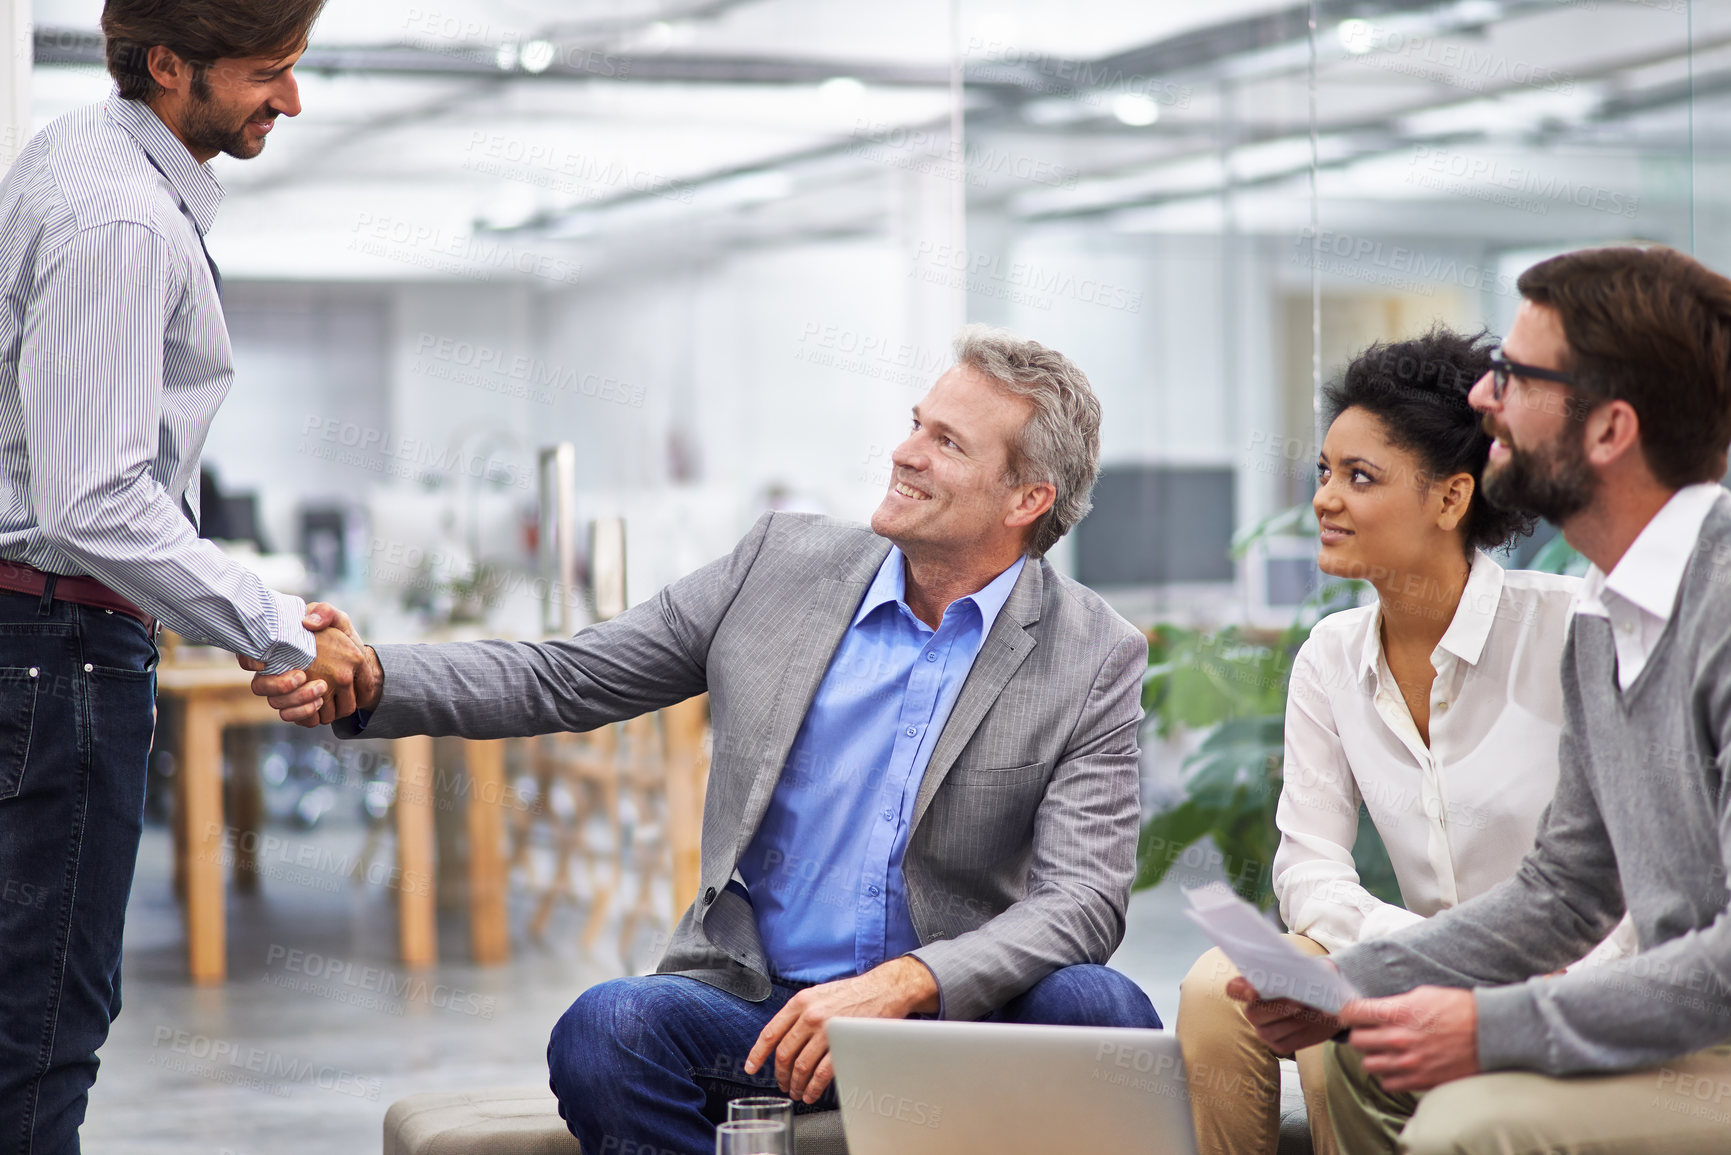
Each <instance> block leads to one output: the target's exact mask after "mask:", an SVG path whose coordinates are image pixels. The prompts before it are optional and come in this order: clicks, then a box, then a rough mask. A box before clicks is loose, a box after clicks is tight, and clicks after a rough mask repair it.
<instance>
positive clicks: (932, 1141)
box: [829, 1019, 1196, 1155]
mask: <svg viewBox="0 0 1731 1155" xmlns="http://www.w3.org/2000/svg"><path fill="white" fill-rule="evenodd" d="M829 1045H830V1055H831V1057H832V1058H833V1059H834V1061H835V1083H836V1094H837V1096H838V1097H839V1098H840V1099H841V1113H842V1115H841V1117H842V1127H843V1128H844V1129H845V1130H846V1132H847V1145H848V1151H849V1153H850V1155H958V1153H969V1155H971V1153H973V1152H990V1153H991V1155H1023V1153H1026V1155H1069V1153H1071V1152H1076V1151H1110V1152H1113V1153H1114V1155H1118V1153H1120V1152H1121V1153H1124V1155H1130V1153H1132V1152H1135V1153H1146V1155H1195V1152H1196V1133H1195V1130H1194V1128H1193V1127H1192V1124H1191V1120H1190V1092H1189V1088H1188V1085H1187V1084H1186V1082H1185V1075H1184V1059H1183V1057H1182V1055H1181V1054H1180V1053H1179V1050H1178V1037H1177V1036H1176V1035H1174V1034H1173V1033H1172V1032H1171V1031H1143V1030H1128V1029H1117V1028H1111V1027H1044V1026H1021V1025H1017V1024H1010V1023H955V1022H941V1021H937V1020H933V1019H835V1020H832V1021H831V1022H830V1024H829Z"/></svg>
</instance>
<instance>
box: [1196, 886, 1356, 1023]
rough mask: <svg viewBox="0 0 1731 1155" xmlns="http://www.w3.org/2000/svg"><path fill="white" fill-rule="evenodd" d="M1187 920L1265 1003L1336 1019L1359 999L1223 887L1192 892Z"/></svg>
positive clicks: (1331, 970)
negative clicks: (1284, 1002)
mask: <svg viewBox="0 0 1731 1155" xmlns="http://www.w3.org/2000/svg"><path fill="white" fill-rule="evenodd" d="M1184 893H1185V896H1186V897H1188V898H1189V899H1190V906H1191V909H1190V910H1187V911H1185V912H1184V915H1185V917H1186V918H1188V919H1189V920H1190V921H1191V922H1193V923H1195V924H1196V925H1197V926H1199V927H1201V928H1202V933H1203V934H1205V935H1207V936H1208V937H1209V939H1210V940H1212V941H1213V943H1214V945H1215V946H1217V947H1219V948H1220V949H1221V950H1222V951H1224V952H1225V954H1226V957H1227V958H1229V959H1231V960H1232V965H1233V966H1236V967H1237V968H1238V973H1239V974H1241V975H1243V976H1244V977H1245V978H1247V979H1249V980H1250V985H1251V986H1253V987H1255V988H1256V993H1257V994H1259V995H1261V996H1262V997H1263V998H1265V999H1292V1000H1293V1001H1294V1002H1300V1003H1303V1004H1305V1005H1306V1006H1311V1007H1315V1008H1316V1009H1318V1010H1320V1011H1326V1012H1327V1013H1328V1014H1331V1015H1332V1014H1335V1013H1336V1012H1338V1011H1339V1010H1340V1008H1341V1007H1342V1006H1343V1005H1344V1004H1345V1003H1346V1002H1347V1001H1349V1000H1351V999H1356V998H1358V997H1359V994H1358V991H1357V990H1355V989H1353V985H1352V984H1351V983H1349V982H1347V981H1346V979H1345V978H1343V977H1341V974H1340V972H1339V971H1336V970H1335V969H1334V968H1333V967H1331V966H1329V965H1328V964H1327V963H1326V962H1324V961H1323V960H1322V959H1320V958H1316V957H1313V956H1311V955H1307V954H1305V953H1303V952H1302V951H1300V950H1299V949H1298V948H1297V947H1295V946H1293V945H1292V944H1291V943H1289V942H1287V941H1286V939H1285V937H1284V936H1282V935H1281V933H1280V932H1279V931H1277V930H1275V929H1274V928H1273V927H1272V926H1270V925H1269V924H1268V920H1267V919H1265V918H1263V917H1262V913H1261V912H1260V911H1258V910H1257V909H1256V908H1255V907H1254V906H1252V905H1250V904H1249V903H1248V902H1245V901H1244V900H1243V899H1242V898H1239V897H1238V896H1237V895H1236V894H1233V893H1232V891H1231V889H1230V888H1229V887H1227V886H1226V884H1225V883H1220V882H1211V883H1209V884H1208V885H1207V886H1198V887H1195V888H1193V889H1188V890H1186V891H1185V892H1184Z"/></svg>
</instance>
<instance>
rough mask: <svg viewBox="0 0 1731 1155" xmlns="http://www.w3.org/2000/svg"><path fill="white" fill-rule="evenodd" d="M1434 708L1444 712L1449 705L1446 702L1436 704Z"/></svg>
mask: <svg viewBox="0 0 1731 1155" xmlns="http://www.w3.org/2000/svg"><path fill="white" fill-rule="evenodd" d="M1436 708H1437V709H1439V710H1446V709H1448V708H1449V704H1448V703H1447V702H1438V703H1437V704H1436Z"/></svg>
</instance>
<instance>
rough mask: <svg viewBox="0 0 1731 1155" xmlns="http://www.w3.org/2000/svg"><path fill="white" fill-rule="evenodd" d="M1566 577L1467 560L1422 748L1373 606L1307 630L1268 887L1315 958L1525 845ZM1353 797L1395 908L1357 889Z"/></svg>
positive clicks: (1490, 874)
mask: <svg viewBox="0 0 1731 1155" xmlns="http://www.w3.org/2000/svg"><path fill="white" fill-rule="evenodd" d="M1580 586H1581V583H1580V581H1579V579H1576V578H1571V577H1562V576H1558V575H1554V574H1541V573H1533V572H1530V571H1526V570H1513V571H1505V570H1504V569H1503V568H1502V567H1501V566H1499V565H1498V564H1497V563H1496V562H1495V561H1494V560H1492V559H1491V557H1490V556H1489V555H1488V554H1485V553H1483V552H1480V553H1478V554H1477V555H1476V556H1475V557H1474V558H1473V562H1472V570H1471V573H1470V575H1469V576H1468V579H1467V584H1466V588H1465V590H1464V591H1463V593H1462V595H1461V600H1460V604H1459V606H1458V607H1457V608H1456V610H1455V613H1454V617H1453V618H1452V619H1450V622H1449V626H1448V629H1447V631H1446V632H1445V633H1444V634H1443V637H1442V641H1441V642H1440V643H1439V644H1438V645H1437V647H1436V650H1435V651H1434V652H1433V653H1432V655H1431V665H1432V666H1433V667H1434V668H1435V670H1436V680H1435V682H1434V683H1433V684H1432V686H1431V693H1430V744H1429V745H1428V746H1427V745H1426V744H1425V742H1424V739H1423V738H1422V737H1421V736H1420V734H1419V731H1418V727H1417V725H1416V724H1415V723H1414V722H1413V719H1412V714H1411V712H1410V711H1409V710H1408V709H1407V706H1406V701H1405V699H1404V698H1402V696H1401V692H1400V688H1399V686H1397V685H1396V684H1395V682H1394V678H1393V676H1392V675H1391V674H1390V672H1389V667H1388V661H1387V659H1386V658H1385V656H1384V654H1383V648H1382V639H1381V610H1380V607H1378V606H1375V605H1371V606H1361V607H1359V608H1356V609H1351V610H1345V611H1342V612H1340V613H1336V614H1332V615H1330V616H1329V617H1327V618H1324V619H1323V620H1322V621H1321V622H1319V623H1317V626H1316V628H1315V629H1314V630H1313V631H1312V632H1311V635H1310V638H1309V640H1308V641H1306V642H1305V644H1304V646H1303V647H1302V648H1301V649H1300V650H1299V652H1298V657H1297V659H1296V660H1295V662H1294V664H1293V669H1292V681H1291V690H1290V693H1289V694H1288V697H1287V706H1286V763H1285V785H1284V787H1283V788H1282V790H1281V795H1280V804H1279V808H1278V811H1277V815H1276V822H1277V824H1278V825H1279V827H1280V832H1281V838H1280V849H1279V851H1278V852H1277V853H1276V854H1275V857H1274V890H1275V894H1276V896H1277V897H1278V898H1279V900H1280V914H1281V917H1282V918H1283V919H1284V920H1285V922H1286V925H1287V926H1288V927H1290V928H1291V929H1292V930H1293V931H1295V932H1297V933H1300V934H1305V935H1308V936H1310V937H1311V938H1313V939H1315V940H1316V941H1317V942H1319V943H1321V944H1322V945H1323V946H1324V947H1326V948H1327V949H1328V950H1330V951H1337V950H1340V949H1342V948H1344V947H1347V946H1350V945H1351V944H1353V943H1355V942H1359V941H1360V940H1363V939H1369V938H1378V937H1381V936H1383V935H1386V934H1389V933H1391V932H1393V931H1395V930H1399V929H1400V928H1402V927H1405V926H1409V925H1411V924H1413V923H1416V922H1419V921H1421V920H1422V919H1424V918H1427V917H1429V916H1430V915H1433V914H1435V913H1437V912H1438V911H1440V910H1443V909H1445V908H1447V907H1450V906H1454V905H1455V904H1457V903H1459V902H1462V901H1465V900H1466V899H1468V898H1471V897H1473V896H1474V895H1476V894H1480V893H1482V892H1483V891H1486V890H1488V889H1490V888H1491V887H1492V886H1495V885H1496V884H1497V883H1499V882H1501V881H1503V880H1504V879H1506V878H1508V877H1509V876H1510V875H1512V874H1513V873H1514V872H1515V867H1516V865H1517V864H1518V863H1519V862H1520V860H1521V857H1522V856H1523V855H1525V854H1526V852H1527V851H1528V850H1530V849H1531V848H1532V845H1533V837H1534V834H1535V833H1536V831H1537V829H1538V821H1539V814H1540V812H1541V811H1542V810H1544V808H1545V806H1546V804H1547V803H1549V802H1550V800H1551V795H1552V794H1553V793H1554V792H1555V790H1556V785H1557V740H1558V735H1559V733H1560V731H1561V729H1562V718H1563V696H1562V677H1561V662H1562V652H1563V643H1564V640H1565V639H1566V637H1567V635H1568V628H1569V621H1570V616H1571V613H1572V610H1573V603H1574V600H1575V596H1576V594H1577V592H1578V590H1579V589H1580ZM1361 801H1362V802H1363V803H1364V805H1365V806H1366V808H1367V809H1368V810H1369V812H1370V817H1371V819H1372V821H1373V822H1374V823H1375V824H1376V828H1377V830H1378V832H1379V833H1380V834H1381V835H1382V840H1383V843H1384V845H1386V846H1387V848H1388V855H1389V860H1390V861H1391V863H1392V864H1393V866H1394V872H1395V876H1396V878H1397V879H1398V880H1399V882H1400V890H1401V896H1402V897H1403V898H1404V899H1405V902H1406V907H1405V908H1404V909H1403V908H1402V907H1399V906H1394V905H1391V904H1389V903H1385V902H1382V901H1381V900H1379V899H1377V898H1375V897H1374V896H1372V895H1371V894H1370V892H1369V891H1367V890H1365V889H1364V888H1363V887H1362V886H1360V885H1359V879H1358V872H1357V871H1356V870H1355V869H1354V867H1353V861H1352V845H1353V842H1354V841H1355V839H1356V836H1357V831H1358V808H1359V803H1360V802H1361Z"/></svg>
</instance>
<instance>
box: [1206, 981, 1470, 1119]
mask: <svg viewBox="0 0 1731 1155" xmlns="http://www.w3.org/2000/svg"><path fill="white" fill-rule="evenodd" d="M1226 993H1227V994H1228V995H1229V996H1231V997H1232V998H1234V999H1237V1000H1238V1001H1239V1002H1241V1003H1244V1004H1245V1007H1244V1017H1245V1018H1247V1019H1249V1020H1250V1025H1251V1026H1253V1027H1255V1028H1256V1033H1257V1035H1259V1036H1260V1037H1261V1039H1262V1041H1263V1042H1264V1043H1266V1044H1268V1046H1269V1048H1270V1049H1271V1050H1273V1051H1275V1052H1276V1053H1278V1054H1282V1055H1290V1054H1292V1053H1293V1052H1294V1051H1299V1050H1302V1049H1303V1048H1305V1047H1309V1046H1314V1045H1315V1044H1317V1043H1320V1042H1323V1041H1324V1040H1326V1039H1331V1038H1333V1037H1334V1036H1335V1035H1337V1034H1339V1033H1340V1032H1341V1031H1342V1030H1343V1029H1347V1030H1350V1031H1351V1032H1352V1034H1351V1035H1350V1036H1349V1037H1348V1039H1347V1042H1348V1043H1350V1044H1351V1046H1352V1047H1353V1048H1354V1049H1356V1050H1358V1051H1359V1052H1360V1053H1362V1054H1363V1055H1364V1069H1365V1070H1366V1071H1367V1072H1369V1073H1370V1074H1372V1075H1374V1076H1376V1078H1377V1081H1378V1082H1380V1083H1381V1084H1382V1086H1383V1089H1384V1090H1388V1091H1428V1090H1430V1089H1431V1088H1432V1087H1437V1086H1441V1085H1442V1084H1443V1083H1447V1082H1450V1081H1452V1080H1454V1079H1464V1078H1466V1077H1467V1076H1468V1075H1476V1074H1478V1073H1479V1042H1478V1005H1477V1003H1475V1002H1474V1001H1473V993H1472V992H1471V991H1466V990H1459V989H1457V988H1455V987H1415V988H1413V989H1412V990H1410V991H1408V992H1406V993H1405V994H1404V995H1393V996H1391V997H1389V998H1383V999H1354V1000H1353V1001H1352V1002H1349V1003H1347V1004H1346V1005H1345V1006H1344V1007H1342V1008H1340V1014H1338V1015H1330V1014H1325V1013H1323V1012H1322V1011H1319V1010H1317V1009H1316V1008H1314V1007H1307V1006H1305V1005H1304V1004H1303V1003H1295V1002H1293V1001H1292V1000H1290V999H1261V998H1258V997H1257V994H1256V990H1255V988H1254V987H1252V986H1251V985H1250V983H1249V982H1248V981H1246V980H1245V979H1244V978H1243V976H1238V977H1235V978H1234V979H1232V981H1231V982H1229V983H1227V984H1226Z"/></svg>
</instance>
